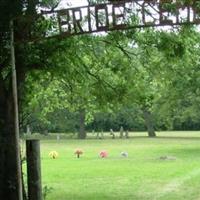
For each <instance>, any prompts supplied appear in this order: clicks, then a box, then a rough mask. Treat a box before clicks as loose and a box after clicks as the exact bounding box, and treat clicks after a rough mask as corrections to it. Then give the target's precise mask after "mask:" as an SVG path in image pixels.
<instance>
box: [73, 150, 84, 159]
mask: <svg viewBox="0 0 200 200" xmlns="http://www.w3.org/2000/svg"><path fill="white" fill-rule="evenodd" d="M74 154H76V156H77V158H80V155H81V154H83V151H82V150H81V149H77V150H76V151H75V152H74Z"/></svg>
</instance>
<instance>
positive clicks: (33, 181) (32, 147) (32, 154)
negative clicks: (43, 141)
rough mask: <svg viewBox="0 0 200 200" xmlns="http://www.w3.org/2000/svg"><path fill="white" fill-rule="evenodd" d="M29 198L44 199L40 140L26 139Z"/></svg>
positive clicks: (33, 199) (32, 199)
mask: <svg viewBox="0 0 200 200" xmlns="http://www.w3.org/2000/svg"><path fill="white" fill-rule="evenodd" d="M26 158H27V179H28V199H29V200H42V184H41V162H40V141H39V140H27V141H26Z"/></svg>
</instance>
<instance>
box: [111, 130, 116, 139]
mask: <svg viewBox="0 0 200 200" xmlns="http://www.w3.org/2000/svg"><path fill="white" fill-rule="evenodd" d="M110 135H112V139H115V133H114V132H113V130H112V129H110Z"/></svg>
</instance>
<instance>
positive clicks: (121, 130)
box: [119, 126, 124, 138]
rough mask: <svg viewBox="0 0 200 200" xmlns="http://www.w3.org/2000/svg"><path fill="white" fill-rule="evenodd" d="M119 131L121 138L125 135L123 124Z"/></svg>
mask: <svg viewBox="0 0 200 200" xmlns="http://www.w3.org/2000/svg"><path fill="white" fill-rule="evenodd" d="M119 133H120V136H119V137H120V138H123V135H124V128H123V126H121V127H120V131H119Z"/></svg>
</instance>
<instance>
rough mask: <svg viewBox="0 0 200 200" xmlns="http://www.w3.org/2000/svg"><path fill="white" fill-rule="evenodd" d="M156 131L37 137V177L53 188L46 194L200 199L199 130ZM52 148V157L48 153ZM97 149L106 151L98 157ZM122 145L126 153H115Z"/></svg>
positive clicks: (52, 199)
mask: <svg viewBox="0 0 200 200" xmlns="http://www.w3.org/2000/svg"><path fill="white" fill-rule="evenodd" d="M133 135H137V134H135V133H134V134H133ZM138 135H142V136H143V135H145V134H144V133H142V134H138ZM158 135H159V137H158V138H147V137H131V138H130V139H115V140H112V139H108V138H106V139H103V140H95V139H88V140H84V141H80V140H69V139H68V140H60V141H56V140H42V141H41V157H42V158H41V159H42V182H43V186H45V185H46V186H48V187H52V188H53V189H52V190H51V192H49V193H48V195H47V200H158V199H159V200H183V199H184V200H200V132H165V133H158ZM77 148H81V149H82V150H83V151H84V154H83V156H81V158H80V159H77V158H76V157H75V155H74V151H75V149H77ZM52 150H55V151H57V152H58V153H59V157H58V158H57V159H50V158H49V155H48V154H49V152H50V151H52ZM101 150H107V151H108V153H109V156H108V157H107V158H105V159H101V158H99V156H98V153H99V152H100V151H101ZM122 151H127V152H128V153H129V157H128V158H122V157H120V152H122ZM161 156H173V157H175V158H176V159H175V160H170V159H169V160H168V159H166V160H162V159H160V157H161Z"/></svg>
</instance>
